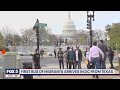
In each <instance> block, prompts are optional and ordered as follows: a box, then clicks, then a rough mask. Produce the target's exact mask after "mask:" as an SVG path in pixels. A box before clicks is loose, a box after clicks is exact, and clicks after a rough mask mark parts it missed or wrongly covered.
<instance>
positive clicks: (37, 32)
mask: <svg viewBox="0 0 120 90" xmlns="http://www.w3.org/2000/svg"><path fill="white" fill-rule="evenodd" d="M46 26H47V24H46V23H39V20H38V19H37V21H36V23H35V25H34V27H33V30H36V36H37V50H39V44H40V34H39V29H44V28H45V27H46Z"/></svg>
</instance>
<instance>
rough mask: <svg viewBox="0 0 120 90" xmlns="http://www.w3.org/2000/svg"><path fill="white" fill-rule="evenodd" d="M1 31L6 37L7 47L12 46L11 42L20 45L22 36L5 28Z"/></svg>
mask: <svg viewBox="0 0 120 90" xmlns="http://www.w3.org/2000/svg"><path fill="white" fill-rule="evenodd" d="M0 31H1V33H2V34H3V36H4V39H5V43H6V45H8V44H11V42H12V43H14V44H15V43H16V44H17V45H18V44H19V43H20V36H19V35H18V34H17V32H15V31H14V30H13V29H10V28H9V27H8V26H5V27H3V28H2V29H1V30H0Z"/></svg>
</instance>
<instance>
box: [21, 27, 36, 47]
mask: <svg viewBox="0 0 120 90" xmlns="http://www.w3.org/2000/svg"><path fill="white" fill-rule="evenodd" d="M21 33H22V36H21V43H22V45H24V46H27V45H28V46H33V45H34V44H35V41H36V37H35V35H36V34H35V31H34V30H33V29H31V28H29V29H26V30H24V31H22V32H21Z"/></svg>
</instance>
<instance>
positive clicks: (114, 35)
mask: <svg viewBox="0 0 120 90" xmlns="http://www.w3.org/2000/svg"><path fill="white" fill-rule="evenodd" d="M107 26H108V25H107ZM106 31H108V36H109V38H110V40H109V41H108V43H109V46H111V47H113V48H117V49H120V23H114V24H112V25H109V28H106ZM116 43H117V44H116Z"/></svg>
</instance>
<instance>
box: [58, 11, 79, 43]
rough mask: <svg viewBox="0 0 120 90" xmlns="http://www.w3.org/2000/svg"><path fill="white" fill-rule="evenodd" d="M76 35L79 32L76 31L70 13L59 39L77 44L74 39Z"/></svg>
mask: <svg viewBox="0 0 120 90" xmlns="http://www.w3.org/2000/svg"><path fill="white" fill-rule="evenodd" d="M76 34H77V30H76V27H75V24H74V22H73V21H72V20H71V16H70V12H69V13H68V18H67V20H66V21H65V22H64V25H63V30H62V34H61V35H59V37H60V38H61V39H63V40H64V41H65V40H67V41H68V42H69V41H73V42H75V40H74V39H73V37H74V36H75V35H76Z"/></svg>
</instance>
